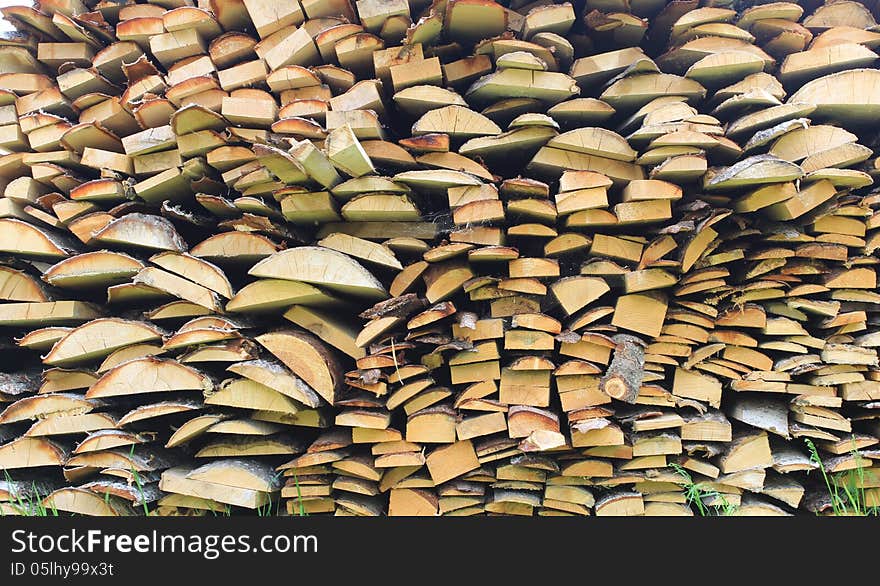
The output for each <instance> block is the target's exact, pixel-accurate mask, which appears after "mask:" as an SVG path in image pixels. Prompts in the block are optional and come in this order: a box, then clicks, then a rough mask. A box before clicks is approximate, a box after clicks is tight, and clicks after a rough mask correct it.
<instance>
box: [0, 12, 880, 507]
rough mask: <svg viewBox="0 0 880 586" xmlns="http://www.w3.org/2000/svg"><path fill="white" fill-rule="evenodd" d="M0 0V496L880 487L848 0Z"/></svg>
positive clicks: (868, 131)
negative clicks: (32, 0) (845, 475)
mask: <svg viewBox="0 0 880 586" xmlns="http://www.w3.org/2000/svg"><path fill="white" fill-rule="evenodd" d="M2 12H3V14H4V16H5V17H6V18H7V19H8V20H9V21H11V22H12V23H13V24H14V25H15V27H16V28H17V29H18V31H19V32H17V33H14V34H9V35H6V36H5V37H3V38H2V39H0V88H2V89H0V148H2V149H3V152H5V153H6V154H3V155H2V156H0V178H2V180H0V183H2V189H0V192H2V195H3V197H2V198H0V255H2V259H0V260H2V265H0V299H2V303H0V327H2V330H3V335H4V338H3V344H4V347H3V351H4V360H3V365H2V371H3V372H2V373H0V399H2V400H3V401H4V402H5V403H6V407H5V409H4V410H3V411H2V413H0V441H2V445H0V467H2V468H3V469H4V470H5V479H4V481H3V482H0V487H2V490H0V501H2V502H0V508H2V511H3V512H4V513H7V514H28V513H31V514H32V513H33V511H34V508H35V507H36V508H37V509H39V508H41V507H42V508H43V509H44V510H45V509H48V508H52V509H55V510H57V511H62V512H72V513H79V514H92V515H123V514H160V515H189V514H210V513H212V512H213V513H214V514H240V513H250V514H254V513H258V514H287V515H305V514H309V515H311V514H335V515H386V514H387V515H441V514H442V515H474V514H490V515H593V514H595V515H691V514H693V513H694V512H695V511H703V510H706V507H709V508H713V507H714V508H715V509H717V510H720V511H727V512H734V513H737V514H743V515H750V514H761V515H790V514H795V513H797V512H801V513H809V514H812V513H817V512H818V513H830V512H831V511H832V510H833V506H832V505H833V503H832V502H831V499H830V495H829V494H828V492H827V487H826V486H825V484H824V481H823V476H822V474H821V472H819V471H817V470H816V469H817V468H819V467H820V466H821V467H822V468H823V470H824V471H825V472H827V473H828V474H830V475H831V476H832V477H835V475H836V474H838V473H842V472H846V471H848V470H857V471H858V472H859V474H858V476H857V484H858V485H859V488H862V489H864V491H865V492H864V494H865V499H866V500H867V502H868V503H869V504H878V503H880V479H878V477H877V475H876V474H875V471H876V470H877V467H876V466H874V465H873V461H874V459H877V458H880V451H878V448H877V445H878V443H880V439H878V437H880V428H878V425H877V421H876V417H877V411H876V409H877V406H878V405H880V403H878V401H880V366H878V359H877V352H876V348H877V346H880V336H878V333H877V332H876V327H877V325H878V323H880V321H878V319H880V318H878V311H880V295H878V293H877V291H876V288H877V278H876V266H875V265H876V264H877V256H876V250H877V249H878V247H880V245H878V243H880V231H878V230H877V228H878V226H880V222H878V220H875V217H877V212H876V210H877V208H878V207H880V197H878V195H877V193H876V192H875V191H874V190H873V184H874V177H875V176H877V174H878V173H880V164H878V160H880V159H878V158H876V157H875V156H874V147H875V145H876V137H877V133H876V126H875V125H876V120H877V117H878V115H880V93H878V91H877V90H878V88H880V71H878V70H877V69H876V65H877V60H878V54H877V53H876V52H875V49H876V48H877V46H878V45H880V33H878V32H877V23H876V20H875V18H876V16H877V15H878V7H877V6H876V5H875V4H874V3H873V2H866V3H859V2H854V1H849V0H843V1H833V2H828V3H825V4H821V3H818V2H811V3H798V4H796V3H789V2H776V3H770V4H754V5H752V4H751V3H742V5H740V4H739V3H734V4H731V3H727V2H705V3H703V4H702V5H701V4H700V3H699V2H698V1H697V0H677V1H674V2H654V1H647V0H638V1H637V0H631V1H630V2H620V3H615V2H610V3H609V2H594V1H592V0H586V2H575V3H574V4H572V3H569V2H534V3H525V2H521V1H518V0H513V1H511V2H509V3H496V2H493V1H491V0H450V1H449V2H434V3H429V2H422V1H410V2H407V1H404V0H393V1H388V0H385V1H381V2H380V1H376V0H356V1H355V2H350V1H349V0H300V1H293V2H285V3H283V4H281V5H279V4H278V3H276V2H272V1H270V0H207V1H204V2H203V1H200V2H198V4H197V5H196V4H191V3H187V2H185V1H183V0H180V1H177V0H175V1H166V2H161V3H159V2H157V3H142V4H136V3H118V2H115V1H113V2H105V1H99V2H97V3H96V2H94V1H93V0H84V1H80V0H51V1H50V0H47V1H44V2H41V3H40V4H38V5H35V6H34V7H25V6H17V7H9V8H4V9H2ZM811 445H815V446H816V450H817V452H816V454H815V455H813V454H811V452H810V448H811ZM692 483H695V484H696V485H697V486H698V487H699V488H700V489H701V494H702V501H703V502H701V503H700V504H699V506H698V505H697V504H696V503H694V502H693V501H692V500H689V498H688V494H691V495H692V494H693V491H691V492H690V493H689V492H688V487H689V486H690V485H691V484H692Z"/></svg>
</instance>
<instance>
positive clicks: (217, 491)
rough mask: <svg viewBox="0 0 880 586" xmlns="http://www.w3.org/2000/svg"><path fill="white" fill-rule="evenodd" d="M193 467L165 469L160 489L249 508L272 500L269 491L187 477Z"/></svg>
mask: <svg viewBox="0 0 880 586" xmlns="http://www.w3.org/2000/svg"><path fill="white" fill-rule="evenodd" d="M193 469H194V467H192V466H179V467H175V468H169V469H168V470H165V471H163V472H162V479H161V480H160V481H159V489H160V490H162V491H164V492H167V493H172V494H180V495H185V496H191V497H197V498H202V499H207V500H210V501H216V502H218V503H225V504H228V505H233V506H237V507H245V508H247V509H258V508H260V507H264V506H266V504H267V503H269V502H271V495H270V494H269V493H267V492H263V491H259V490H252V489H247V488H236V487H231V486H226V485H224V484H215V483H213V482H205V481H202V480H195V479H192V478H187V475H188V474H189V473H190V472H192V471H193Z"/></svg>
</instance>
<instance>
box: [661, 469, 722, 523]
mask: <svg viewBox="0 0 880 586" xmlns="http://www.w3.org/2000/svg"><path fill="white" fill-rule="evenodd" d="M669 467H670V468H672V469H673V470H675V473H676V474H678V475H679V476H681V477H682V479H684V485H683V487H682V488H683V489H684V494H685V497H686V498H687V504H688V506H696V508H697V512H698V513H699V514H700V516H701V517H718V516H730V515H733V514H734V513H736V510H737V508H738V507H737V506H736V505H734V504H732V503H730V502H728V501H727V499H726V498H725V497H724V495H723V494H721V493H720V492H718V491H717V490H714V489H707V488H705V487H704V486H703V485H702V484H701V483H699V482H694V479H693V477H692V476H691V475H690V473H689V472H688V471H687V470H685V469H684V468H682V467H681V466H680V465H678V464H670V465H669ZM705 501H718V502H719V503H720V504H716V505H707V504H706V502H705Z"/></svg>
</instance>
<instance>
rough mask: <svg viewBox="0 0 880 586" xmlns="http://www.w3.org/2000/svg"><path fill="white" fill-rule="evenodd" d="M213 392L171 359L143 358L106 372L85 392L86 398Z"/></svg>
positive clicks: (202, 379) (197, 374) (204, 380)
mask: <svg viewBox="0 0 880 586" xmlns="http://www.w3.org/2000/svg"><path fill="white" fill-rule="evenodd" d="M212 388H213V384H212V383H211V379H209V378H208V377H207V376H205V375H204V374H202V373H200V372H199V371H197V370H195V369H194V368H192V367H189V366H185V365H183V364H180V363H179V362H177V361H176V360H172V359H170V358H156V357H155V356H146V357H144V358H137V359H135V360H130V361H128V362H123V363H122V364H120V365H119V366H116V367H114V368H112V369H110V370H109V371H107V372H106V373H105V374H104V376H102V377H101V378H100V379H99V380H98V382H96V383H95V384H94V385H92V387H91V388H90V389H89V390H88V391H87V392H86V397H87V398H90V399H91V398H100V397H118V396H129V395H140V394H145V393H162V392H176V391H202V392H206V391H209V390H210V389H212Z"/></svg>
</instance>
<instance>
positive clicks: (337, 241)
mask: <svg viewBox="0 0 880 586" xmlns="http://www.w3.org/2000/svg"><path fill="white" fill-rule="evenodd" d="M317 244H318V246H323V247H324V248H329V249H332V250H336V251H339V252H342V253H344V254H347V255H348V256H351V257H354V258H356V259H359V260H361V261H364V262H367V263H371V264H375V265H378V266H380V267H382V268H390V269H394V270H398V271H399V270H402V269H403V266H402V265H401V264H400V261H399V260H397V257H396V256H395V255H394V252H393V251H392V250H391V249H389V248H388V247H387V246H384V245H382V244H377V243H375V242H371V241H369V240H364V239H363V238H358V237H356V236H350V235H348V234H340V233H338V232H334V233H333V234H330V235H328V236H326V237H324V238H322V239H321V240H319V241H318V242H317Z"/></svg>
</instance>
